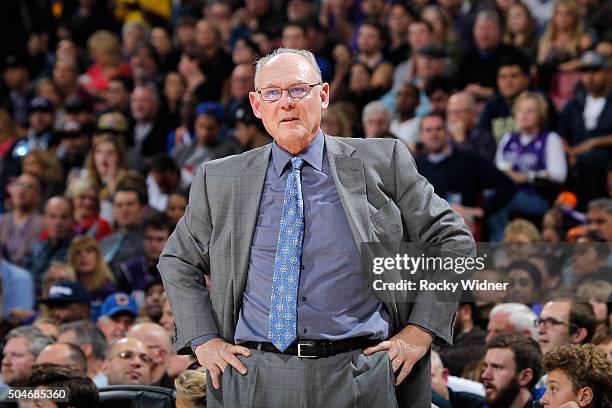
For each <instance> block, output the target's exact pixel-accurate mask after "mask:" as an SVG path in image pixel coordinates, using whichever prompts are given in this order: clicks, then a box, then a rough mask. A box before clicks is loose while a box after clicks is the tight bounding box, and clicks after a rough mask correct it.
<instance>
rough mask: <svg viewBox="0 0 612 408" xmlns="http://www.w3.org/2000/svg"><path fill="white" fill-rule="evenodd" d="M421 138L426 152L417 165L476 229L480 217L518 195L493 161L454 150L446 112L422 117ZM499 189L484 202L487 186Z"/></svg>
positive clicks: (439, 191)
mask: <svg viewBox="0 0 612 408" xmlns="http://www.w3.org/2000/svg"><path fill="white" fill-rule="evenodd" d="M420 139H421V143H422V144H423V147H424V150H425V152H424V154H423V155H422V156H420V157H419V158H418V159H417V167H418V169H419V173H421V174H422V175H423V176H424V177H425V178H427V180H428V181H429V182H430V183H431V184H432V185H433V187H434V189H435V192H436V194H438V195H439V196H440V197H442V198H445V199H446V200H447V201H449V203H450V204H451V207H452V208H454V209H455V211H457V212H458V213H459V214H460V215H461V216H462V217H463V219H464V220H465V221H466V222H467V223H468V224H469V225H470V228H472V229H473V231H475V230H476V228H477V225H476V220H477V219H482V218H484V217H486V216H489V215H490V214H492V213H493V212H495V211H497V209H499V208H500V207H501V206H503V205H505V203H507V202H508V200H509V199H510V198H511V197H512V195H513V194H514V190H515V187H514V184H513V183H512V181H511V180H510V179H509V178H508V177H506V176H505V175H503V174H502V173H501V172H500V171H498V170H497V169H496V168H495V167H494V166H493V165H492V164H491V163H489V162H488V161H486V160H485V159H483V158H481V157H480V156H477V155H475V154H473V153H470V152H463V151H459V150H457V149H454V148H453V146H452V145H451V144H450V143H449V137H448V133H447V131H446V126H445V120H444V116H443V114H442V113H436V112H434V113H430V114H428V115H425V116H423V119H422V120H421V128H420ZM491 188H493V189H495V193H494V194H492V195H490V196H488V197H487V198H486V199H485V201H484V202H482V203H481V199H480V198H481V194H482V191H484V190H485V189H491Z"/></svg>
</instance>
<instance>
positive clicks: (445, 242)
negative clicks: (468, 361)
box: [393, 142, 476, 344]
mask: <svg viewBox="0 0 612 408" xmlns="http://www.w3.org/2000/svg"><path fill="white" fill-rule="evenodd" d="M393 161H394V169H395V201H396V204H397V206H398V207H399V209H400V211H401V213H402V221H403V223H404V226H405V227H406V231H407V234H408V239H409V240H410V241H412V242H421V243H428V244H434V245H436V246H438V248H439V249H440V254H441V255H442V256H445V255H447V256H474V255H475V253H476V249H475V244H474V239H473V238H472V235H471V234H470V232H469V230H468V228H467V227H466V225H465V223H464V222H463V219H462V218H461V217H460V216H459V215H457V214H456V213H455V212H454V211H453V210H451V208H450V207H449V205H448V203H447V202H446V201H445V200H443V199H441V198H440V197H438V196H437V195H436V194H435V193H434V189H433V186H432V185H431V184H429V182H428V181H427V180H426V179H425V178H424V177H423V176H421V175H420V174H419V173H418V172H417V169H416V165H415V162H414V159H413V158H412V155H411V154H410V153H409V152H408V149H407V148H406V146H404V145H403V144H402V143H399V142H396V143H395V148H394V153H393ZM456 310H457V302H448V301H444V302H442V301H440V300H438V299H436V295H435V293H434V292H433V291H427V292H420V293H419V294H418V295H417V296H416V298H415V302H414V304H413V305H412V308H411V310H410V313H409V315H408V321H407V324H414V325H418V326H420V327H422V328H425V329H427V330H429V331H430V332H432V333H434V334H435V336H436V337H435V339H434V341H436V342H437V343H446V344H452V340H453V329H454V324H455V311H456Z"/></svg>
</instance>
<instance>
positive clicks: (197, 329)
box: [158, 164, 219, 354]
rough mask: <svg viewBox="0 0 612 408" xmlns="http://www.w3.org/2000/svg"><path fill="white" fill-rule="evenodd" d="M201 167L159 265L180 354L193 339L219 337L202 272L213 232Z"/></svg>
mask: <svg viewBox="0 0 612 408" xmlns="http://www.w3.org/2000/svg"><path fill="white" fill-rule="evenodd" d="M204 166H205V164H203V165H201V166H199V167H198V170H197V173H196V176H195V179H194V181H193V184H192V185H191V191H190V194H189V205H188V206H187V209H186V211H185V215H184V216H183V218H181V220H180V221H179V222H178V224H177V226H176V229H175V230H174V232H173V233H172V235H171V236H170V238H169V239H168V243H167V244H166V247H165V248H164V250H163V252H162V254H161V256H160V258H159V264H158V268H159V271H160V273H161V276H162V279H163V282H164V287H165V288H166V293H167V294H168V298H169V299H170V305H171V306H172V313H173V315H174V326H175V349H176V350H177V351H178V352H179V354H188V353H191V343H190V342H191V340H192V339H195V338H196V337H200V336H206V335H217V336H218V335H219V330H218V328H217V324H216V322H215V319H214V317H213V309H212V304H211V301H210V294H209V292H208V289H207V288H206V284H205V279H204V273H208V272H209V270H210V269H209V267H210V261H209V246H210V238H211V232H212V222H211V216H210V206H209V204H208V195H207V191H206V175H205V173H206V171H205V167H204Z"/></svg>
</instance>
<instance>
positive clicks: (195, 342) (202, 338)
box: [191, 333, 219, 354]
mask: <svg viewBox="0 0 612 408" xmlns="http://www.w3.org/2000/svg"><path fill="white" fill-rule="evenodd" d="M217 338H219V335H218V334H216V333H213V334H206V335H204V336H200V337H196V338H195V339H193V340H191V350H193V352H194V354H195V350H196V348H197V347H198V346H199V345H200V344H204V343H206V342H207V341H209V340H212V339H217Z"/></svg>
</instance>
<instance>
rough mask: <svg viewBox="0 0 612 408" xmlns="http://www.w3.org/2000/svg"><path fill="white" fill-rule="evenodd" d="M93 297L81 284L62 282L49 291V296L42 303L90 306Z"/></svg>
mask: <svg viewBox="0 0 612 408" xmlns="http://www.w3.org/2000/svg"><path fill="white" fill-rule="evenodd" d="M90 301H91V297H90V296H89V293H88V292H87V290H86V289H85V288H84V287H83V285H81V284H80V283H79V282H72V281H62V282H58V283H56V284H54V285H53V286H51V288H50V289H49V295H47V297H46V298H45V299H43V300H41V303H44V304H58V303H64V304H65V303H83V304H89V302H90Z"/></svg>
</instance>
